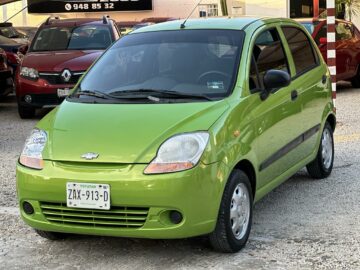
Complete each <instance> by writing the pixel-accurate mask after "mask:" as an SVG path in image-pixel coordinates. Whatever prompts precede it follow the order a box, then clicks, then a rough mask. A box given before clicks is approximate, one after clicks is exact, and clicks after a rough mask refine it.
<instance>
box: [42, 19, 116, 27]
mask: <svg viewBox="0 0 360 270" xmlns="http://www.w3.org/2000/svg"><path fill="white" fill-rule="evenodd" d="M109 21H111V19H109ZM81 25H107V24H104V22H103V19H102V18H76V19H50V20H49V21H48V22H45V23H43V24H42V25H41V26H40V27H41V28H45V27H54V26H63V27H73V26H81Z"/></svg>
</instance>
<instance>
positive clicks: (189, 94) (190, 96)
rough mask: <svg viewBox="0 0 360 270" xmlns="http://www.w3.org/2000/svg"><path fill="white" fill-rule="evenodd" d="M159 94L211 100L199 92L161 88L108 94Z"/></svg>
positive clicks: (115, 95)
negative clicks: (192, 92)
mask: <svg viewBox="0 0 360 270" xmlns="http://www.w3.org/2000/svg"><path fill="white" fill-rule="evenodd" d="M154 93H155V94H160V95H167V96H173V97H178V98H197V99H206V100H209V101H213V100H212V99H211V98H210V97H208V96H206V95H201V94H191V93H183V92H178V91H173V90H161V89H134V90H119V91H114V92H111V93H110V94H109V95H111V96H113V97H122V96H126V95H129V94H146V95H149V94H154Z"/></svg>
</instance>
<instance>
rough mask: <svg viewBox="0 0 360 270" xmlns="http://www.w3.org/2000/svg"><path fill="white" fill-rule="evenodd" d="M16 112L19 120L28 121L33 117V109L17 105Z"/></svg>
mask: <svg viewBox="0 0 360 270" xmlns="http://www.w3.org/2000/svg"><path fill="white" fill-rule="evenodd" d="M18 112H19V116H20V118H21V119H30V118H33V117H34V116H35V109H34V108H31V107H25V106H21V105H20V104H18Z"/></svg>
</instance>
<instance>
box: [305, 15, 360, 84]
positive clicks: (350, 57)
mask: <svg viewBox="0 0 360 270" xmlns="http://www.w3.org/2000/svg"><path fill="white" fill-rule="evenodd" d="M299 22H300V23H301V24H302V25H303V26H305V28H306V29H307V30H308V31H309V32H310V34H311V35H312V37H313V38H314V40H315V42H316V44H317V45H318V46H319V49H320V51H321V53H322V55H323V57H324V59H325V60H326V59H327V46H326V45H327V25H326V20H318V19H308V20H299ZM336 67H337V81H350V82H351V83H352V85H353V87H356V88H360V68H359V67H360V32H359V30H358V29H357V28H356V26H355V25H354V24H353V23H351V22H348V21H344V20H336Z"/></svg>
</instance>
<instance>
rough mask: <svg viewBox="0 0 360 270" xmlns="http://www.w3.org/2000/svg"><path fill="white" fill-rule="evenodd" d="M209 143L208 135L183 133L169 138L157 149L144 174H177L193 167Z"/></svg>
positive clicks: (203, 133) (205, 133)
mask: <svg viewBox="0 0 360 270" xmlns="http://www.w3.org/2000/svg"><path fill="white" fill-rule="evenodd" d="M208 141H209V133H207V132H196V133H185V134H180V135H176V136H174V137H171V138H170V139H168V140H167V141H165V142H164V143H163V144H162V145H161V146H160V148H159V150H158V153H157V156H156V157H155V159H154V160H153V161H152V162H151V163H150V164H149V165H148V166H147V167H146V169H145V171H144V173H145V174H158V173H169V172H179V171H184V170H188V169H191V168H193V167H195V166H196V165H197V164H198V162H199V160H200V158H201V156H202V154H203V152H204V150H205V147H206V145H207V143H208Z"/></svg>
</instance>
